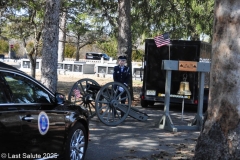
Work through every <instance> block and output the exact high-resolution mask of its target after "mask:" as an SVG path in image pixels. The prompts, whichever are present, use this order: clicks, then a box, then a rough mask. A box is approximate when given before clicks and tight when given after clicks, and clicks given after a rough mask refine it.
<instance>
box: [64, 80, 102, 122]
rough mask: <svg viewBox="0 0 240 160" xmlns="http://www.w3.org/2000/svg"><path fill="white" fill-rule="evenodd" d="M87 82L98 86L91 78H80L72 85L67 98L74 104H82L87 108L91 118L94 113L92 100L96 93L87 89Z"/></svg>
mask: <svg viewBox="0 0 240 160" xmlns="http://www.w3.org/2000/svg"><path fill="white" fill-rule="evenodd" d="M88 84H92V85H97V86H99V84H98V83H97V82H96V81H94V80H92V79H89V78H84V79H80V80H78V81H77V82H75V83H74V85H73V86H72V89H71V90H70V92H69V94H68V100H69V101H70V102H71V103H73V104H75V105H82V106H84V107H85V108H87V109H88V110H89V114H90V118H92V117H93V116H95V115H96V113H95V105H94V100H95V97H96V94H97V93H95V92H92V91H91V90H88V86H87V85H88Z"/></svg>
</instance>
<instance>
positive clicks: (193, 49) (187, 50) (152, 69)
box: [140, 39, 211, 107]
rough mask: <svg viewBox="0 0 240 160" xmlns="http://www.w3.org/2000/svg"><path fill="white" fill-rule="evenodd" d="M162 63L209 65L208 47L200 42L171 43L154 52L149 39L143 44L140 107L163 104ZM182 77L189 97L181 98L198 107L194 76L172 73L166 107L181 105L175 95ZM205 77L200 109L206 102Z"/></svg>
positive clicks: (172, 41)
mask: <svg viewBox="0 0 240 160" xmlns="http://www.w3.org/2000/svg"><path fill="white" fill-rule="evenodd" d="M162 60H177V61H196V62H202V63H210V60H211V45H210V44H208V43H206V42H201V41H185V40H171V44H170V45H165V46H162V47H160V48H158V47H157V46H156V44H155V42H154V40H153V39H146V40H145V55H144V64H143V65H144V73H143V86H142V90H141V93H140V97H141V105H142V107H148V105H154V103H155V102H162V103H163V102H164V100H165V80H166V71H165V70H161V66H162ZM184 77H186V81H187V82H189V89H190V91H191V95H190V96H184V102H185V104H195V105H197V104H198V84H199V77H200V76H199V73H198V72H186V71H172V78H171V91H170V103H182V100H183V96H182V95H178V94H177V93H178V90H179V86H180V82H181V81H183V78H184ZM208 85H209V73H207V74H205V85H204V102H203V103H204V106H205V105H206V104H207V101H208V91H209V89H208Z"/></svg>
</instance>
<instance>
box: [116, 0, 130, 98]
mask: <svg viewBox="0 0 240 160" xmlns="http://www.w3.org/2000/svg"><path fill="white" fill-rule="evenodd" d="M130 11H131V1H130V0H118V12H119V15H118V16H119V17H118V26H119V27H118V56H119V55H127V65H128V67H129V69H130V71H132V32H131V22H130V19H131V13H130ZM130 73H131V75H130V82H129V87H130V94H131V96H132V98H133V88H132V72H130Z"/></svg>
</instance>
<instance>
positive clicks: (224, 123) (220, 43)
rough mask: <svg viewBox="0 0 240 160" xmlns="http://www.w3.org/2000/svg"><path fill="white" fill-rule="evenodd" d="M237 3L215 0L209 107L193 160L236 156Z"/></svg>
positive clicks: (239, 109) (239, 111)
mask: <svg viewBox="0 0 240 160" xmlns="http://www.w3.org/2000/svg"><path fill="white" fill-rule="evenodd" d="M239 9H240V1H239V0H231V1H225V0H216V1H215V11H214V17H215V20H214V28H213V42H212V54H213V55H212V64H211V74H210V93H209V105H208V110H207V114H206V116H205V122H204V125H203V128H202V131H201V134H200V136H199V138H198V142H197V145H196V149H195V156H194V159H196V160H198V159H204V160H215V159H229V160H230V159H231V160H232V159H239V157H240V124H239V117H240V98H239V96H240V78H239V75H240V63H239V62H240V43H239V39H240V38H239V37H240V20H239V17H240V12H239Z"/></svg>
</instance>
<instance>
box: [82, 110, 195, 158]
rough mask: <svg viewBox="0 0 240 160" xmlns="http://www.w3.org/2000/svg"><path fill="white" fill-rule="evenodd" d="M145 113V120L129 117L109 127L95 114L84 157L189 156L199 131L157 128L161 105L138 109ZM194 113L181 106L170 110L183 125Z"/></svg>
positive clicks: (174, 119) (191, 154) (177, 123)
mask: <svg viewBox="0 0 240 160" xmlns="http://www.w3.org/2000/svg"><path fill="white" fill-rule="evenodd" d="M137 109H139V110H141V111H142V112H145V113H147V114H148V116H149V118H148V120H147V121H145V122H140V121H137V120H135V119H133V118H131V117H128V118H127V119H125V121H124V122H123V123H122V124H120V125H118V126H116V127H109V126H106V125H104V124H103V123H101V122H100V120H99V119H98V118H97V116H95V117H94V118H93V119H92V120H91V121H90V141H89V146H88V150H87V153H86V157H85V160H130V159H131V160H156V159H158V160H160V159H191V157H192V156H193V154H194V148H195V145H196V140H197V137H198V136H199V131H181V132H175V133H174V132H169V131H166V130H163V129H159V128H158V122H159V120H160V118H161V116H162V113H163V107H161V106H160V107H159V106H157V107H155V108H147V109H144V108H141V107H139V106H138V107H137ZM195 114H196V113H193V111H190V112H188V113H184V115H183V121H182V120H181V119H182V114H181V109H175V110H174V111H170V116H171V118H172V120H173V123H174V125H187V123H189V122H190V121H191V120H192V119H193V118H194V116H195Z"/></svg>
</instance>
